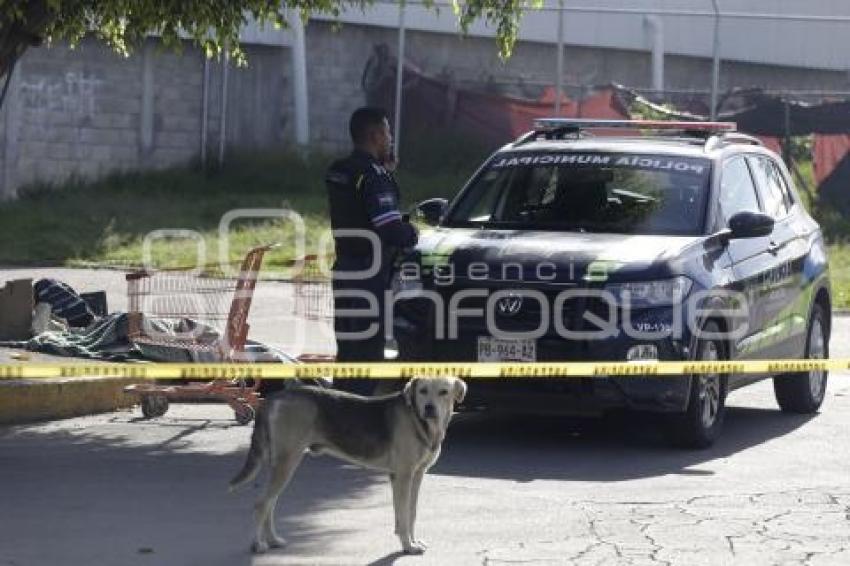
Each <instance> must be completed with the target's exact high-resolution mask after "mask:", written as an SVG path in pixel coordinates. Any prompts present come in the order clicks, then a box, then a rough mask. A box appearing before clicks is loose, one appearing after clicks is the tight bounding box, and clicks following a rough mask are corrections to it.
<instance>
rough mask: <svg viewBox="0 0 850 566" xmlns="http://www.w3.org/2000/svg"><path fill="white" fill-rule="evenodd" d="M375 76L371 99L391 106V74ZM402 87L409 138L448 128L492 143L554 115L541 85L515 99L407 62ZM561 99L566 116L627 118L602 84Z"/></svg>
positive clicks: (551, 93) (550, 94) (551, 98)
mask: <svg viewBox="0 0 850 566" xmlns="http://www.w3.org/2000/svg"><path fill="white" fill-rule="evenodd" d="M386 64H387V66H389V64H391V61H390V62H389V63H386ZM390 68H391V67H390ZM376 74H377V75H379V76H380V77H381V79H380V80H379V81H377V82H376V83H375V84H373V85H370V91H369V92H368V93H367V94H368V98H369V100H370V103H373V104H378V105H380V106H383V107H384V108H393V107H394V105H395V78H394V76H393V74H394V73H392V72H389V71H387V72H381V73H376ZM404 85H405V86H404V100H403V105H402V108H403V111H402V123H403V124H404V127H405V135H407V136H410V135H416V132H417V131H421V130H423V129H424V130H427V129H432V128H440V129H446V128H449V129H454V130H456V131H458V132H461V133H463V134H464V135H467V136H471V137H473V138H476V139H478V140H480V141H482V142H484V143H486V144H488V145H490V146H493V147H495V146H499V145H502V144H505V143H507V142H509V141H511V140H513V139H515V138H516V137H518V136H519V135H521V134H523V133H525V132H528V131H530V130H531V129H532V125H533V122H534V120H535V119H536V118H545V117H552V116H553V115H554V102H555V89H554V88H552V87H549V88H546V89H544V90H543V92H542V94H541V96H540V97H539V98H538V99H536V100H530V99H526V98H517V97H512V96H505V95H500V94H495V93H491V92H480V91H475V90H470V89H461V88H456V87H455V85H454V84H453V83H452V82H451V81H450V80H444V79H441V78H439V77H432V76H428V75H426V74H424V73H422V72H420V71H419V70H418V69H416V68H415V67H413V66H412V65H406V66H405V69H404ZM561 101H562V103H561V114H560V115H561V116H562V117H565V118H566V117H584V118H607V119H623V118H628V113H627V112H626V109H625V108H624V107H623V106H622V105H621V103H620V100H619V98H618V97H617V96H616V95H615V91H614V89H613V88H612V87H603V88H602V89H600V90H598V91H596V92H593V93H592V94H591V95H590V96H588V97H586V98H584V99H582V100H573V99H570V98H568V97H567V96H565V95H562V98H561Z"/></svg>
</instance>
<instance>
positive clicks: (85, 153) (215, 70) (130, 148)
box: [0, 20, 850, 198]
mask: <svg viewBox="0 0 850 566" xmlns="http://www.w3.org/2000/svg"><path fill="white" fill-rule="evenodd" d="M306 41H307V58H308V60H307V67H308V89H309V105H310V110H309V116H310V132H311V142H312V143H313V144H314V145H315V146H317V147H320V148H322V149H325V150H329V151H334V152H338V151H342V150H344V149H345V148H347V147H348V145H349V140H348V132H347V122H348V116H349V115H350V113H351V111H352V110H354V109H355V108H356V107H358V106H360V105H362V104H363V103H364V102H365V99H366V98H365V93H364V92H363V89H362V87H361V77H362V74H363V69H364V66H365V64H366V61H367V60H368V58H369V57H370V55H371V54H372V52H373V49H374V47H375V45H377V44H386V45H388V46H389V50H390V52H391V53H392V54H395V51H396V45H397V33H396V31H395V30H393V29H390V28H387V27H380V26H366V25H359V24H343V25H341V26H340V27H339V29H334V27H333V26H332V24H330V23H328V22H324V21H319V20H313V21H311V22H310V24H309V25H308V26H307V33H306ZM245 49H246V51H247V54H248V60H249V65H248V67H247V68H236V67H234V66H230V67H229V78H228V87H227V116H226V130H225V134H226V135H225V146H226V147H227V150H228V151H233V150H243V151H251V150H256V149H269V148H276V147H280V146H284V145H286V144H290V143H292V141H293V132H294V120H293V112H294V107H293V95H292V61H291V50H290V48H289V47H286V46H285V45H249V46H246V48H245ZM407 60H408V61H409V62H410V63H412V64H413V65H416V66H417V67H418V68H420V69H421V70H422V71H424V72H426V73H428V74H431V75H441V76H445V77H451V79H452V80H454V81H455V82H456V83H457V85H458V86H459V87H471V88H478V89H487V90H490V91H493V92H496V93H502V94H509V95H516V96H524V97H535V96H537V95H539V94H540V91H541V89H542V86H543V85H545V84H548V85H551V84H553V83H554V82H555V78H554V77H555V69H554V66H555V49H554V46H553V45H552V44H550V43H542V42H533V41H524V42H521V43H519V44H518V45H517V46H516V50H515V52H514V55H513V57H512V58H511V59H510V60H508V61H502V60H500V59H499V58H498V56H497V53H496V46H495V44H494V42H493V40H492V39H491V38H487V37H480V36H470V37H466V38H464V37H461V36H459V35H458V34H447V33H437V32H433V31H416V30H410V31H408V33H407ZM665 64H666V68H665V82H666V86H667V88H675V89H703V90H707V89H708V88H709V87H710V82H711V61H710V60H709V59H706V58H697V57H690V56H684V55H668V56H667V57H666V58H665ZM208 65H209V81H208V87H207V94H208V104H207V125H208V131H207V155H208V159H209V160H210V161H214V160H215V159H216V158H217V156H218V148H219V143H220V141H221V137H220V136H219V130H220V123H221V120H220V118H221V110H222V104H221V100H222V78H223V72H222V65H221V63H220V62H216V61H211V62H209V63H208ZM650 66H651V58H650V54H649V52H648V51H646V50H644V51H636V50H625V49H601V48H594V47H583V46H567V47H566V50H565V56H564V82H565V84H572V85H594V84H597V85H598V84H605V83H609V82H617V83H621V84H624V85H627V86H633V87H648V86H649V85H650V83H651V78H650V77H651V68H650ZM750 86H760V87H767V88H772V89H810V90H811V89H815V90H827V91H840V90H843V91H847V90H850V81H848V73H847V72H845V71H829V70H811V69H803V68H794V67H780V66H774V65H765V64H753V63H742V62H724V63H723V66H722V72H721V89H722V90H725V89H727V88H730V87H750ZM203 92H204V58H203V57H202V56H201V54H200V52H199V51H198V50H197V49H195V48H194V47H192V46H191V45H189V44H186V46H185V47H184V49H183V51H182V53H180V54H177V53H174V52H171V51H162V50H160V49H159V47H158V45H157V43H156V41H155V40H150V41H148V43H146V44H145V45H144V46H141V47H140V48H139V49H138V50H137V52H136V53H135V54H134V55H133V56H131V57H129V58H123V57H120V56H118V55H116V54H114V53H113V52H112V51H111V50H109V49H108V48H107V47H105V46H104V45H102V44H101V43H99V42H97V41H95V40H86V41H83V42H82V44H81V45H80V46H79V47H78V48H76V49H74V50H71V49H69V48H68V47H67V46H64V45H57V46H53V47H50V48H46V47H45V48H39V49H31V50H29V51H27V52H26V54H25V55H24V57H23V58H22V60H21V61H20V63H19V66H18V68H17V70H16V73H15V76H14V78H13V82H12V86H11V88H10V91H9V96H8V98H7V100H6V102H5V104H4V106H3V109H2V111H0V144H2V148H0V196H2V197H6V198H9V197H13V196H14V195H15V194H16V192H17V190H18V189H19V188H20V187H22V186H25V185H28V184H32V183H37V182H51V183H61V182H62V181H64V180H66V179H68V178H69V177H71V176H74V175H76V176H81V177H86V178H97V177H99V176H102V175H104V174H106V173H109V172H113V171H119V170H133V169H139V168H161V167H168V166H170V165H174V164H182V163H187V162H190V161H192V160H196V159H198V157H199V155H200V153H201V132H202V127H201V121H202V119H201V116H202V108H203V102H202V101H203ZM388 110H390V111H391V110H392V109H388Z"/></svg>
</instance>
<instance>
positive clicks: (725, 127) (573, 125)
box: [534, 118, 738, 134]
mask: <svg viewBox="0 0 850 566" xmlns="http://www.w3.org/2000/svg"><path fill="white" fill-rule="evenodd" d="M737 127H738V126H737V124H736V123H735V122H687V121H678V122H671V121H667V120H592V119H584V120H583V119H576V118H539V119H537V120H535V121H534V129H535V130H538V131H540V132H547V131H552V130H589V129H595V128H605V129H608V128H612V129H613V128H625V129H632V130H680V131H681V130H686V131H689V132H705V133H708V134H710V133H715V132H716V133H723V132H734V131H736V130H737Z"/></svg>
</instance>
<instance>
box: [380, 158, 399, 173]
mask: <svg viewBox="0 0 850 566" xmlns="http://www.w3.org/2000/svg"><path fill="white" fill-rule="evenodd" d="M383 166H384V169H386V170H387V171H389V172H390V173H393V172H395V170H396V169H398V159H397V158H396V156H395V153H390V155H389V157H387V160H386V161H384V163H383Z"/></svg>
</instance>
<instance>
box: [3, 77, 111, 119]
mask: <svg viewBox="0 0 850 566" xmlns="http://www.w3.org/2000/svg"><path fill="white" fill-rule="evenodd" d="M102 84H103V81H102V80H101V79H98V78H96V77H94V76H91V75H90V74H88V73H84V72H82V73H80V72H67V73H65V75H64V76H63V77H22V80H21V83H20V91H19V92H20V96H21V106H22V108H23V109H24V110H28V111H30V112H32V113H33V114H34V115H36V116H41V117H43V118H47V116H46V114H47V113H49V112H61V113H63V114H65V115H66V116H68V117H70V118H72V119H81V118H90V117H91V116H93V115H94V113H95V110H96V108H97V93H98V90H99V89H100V87H101V85H102Z"/></svg>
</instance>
